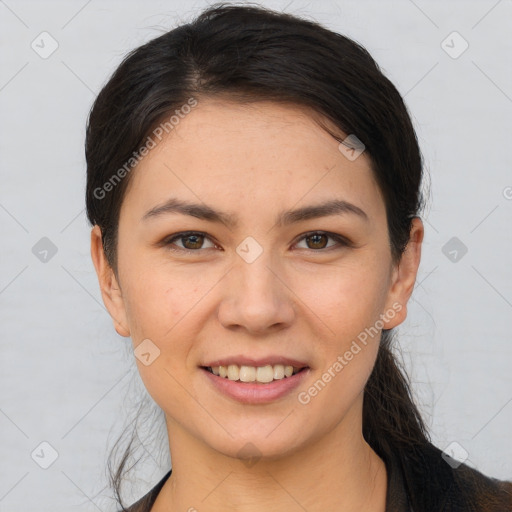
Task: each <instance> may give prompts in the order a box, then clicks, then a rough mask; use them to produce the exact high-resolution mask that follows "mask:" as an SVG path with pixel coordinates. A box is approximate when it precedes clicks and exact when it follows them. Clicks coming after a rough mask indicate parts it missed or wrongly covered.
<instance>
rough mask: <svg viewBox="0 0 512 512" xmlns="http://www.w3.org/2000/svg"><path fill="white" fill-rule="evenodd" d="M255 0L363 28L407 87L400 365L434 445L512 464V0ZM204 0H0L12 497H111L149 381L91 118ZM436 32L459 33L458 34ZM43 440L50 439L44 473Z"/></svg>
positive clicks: (1, 411)
mask: <svg viewBox="0 0 512 512" xmlns="http://www.w3.org/2000/svg"><path fill="white" fill-rule="evenodd" d="M262 4H263V5H266V6H269V7H273V8H277V9H284V8H286V9H285V10H286V11H288V12H290V13H294V14H299V15H304V16H309V17H311V18H313V19H316V20H318V21H320V22H322V23H324V24H325V25H326V26H327V27H329V28H331V29H334V30H337V31H340V32H342V33H344V34H346V35H348V36H349V37H352V38H354V39H355V40H357V41H358V42H360V43H362V44H363V45H364V46H365V47H367V49H368V50H369V51H370V53H371V54H372V55H373V56H374V57H375V59H376V60H377V62H378V63H379V64H380V65H381V66H382V68H383V70H384V72H385V73H386V74H387V76H388V77H389V78H390V79H391V80H392V81H393V82H394V83H395V85H396V86H397V88H398V90H399V91H400V92H401V93H402V95H404V96H405V100H406V103H407V105H408V107H409V109H410V111H411V113H412V116H413V119H414V122H415V126H416V129H417V133H418V137H419V139H420V144H421V147H422V150H423V153H424V155H425V161H426V167H427V169H428V170H429V172H430V175H431V199H430V200H429V207H428V209H427V211H426V215H425V226H426V235H425V241H424V248H423V254H422V263H421V267H420V271H419V276H418V282H417V286H416V288H415V291H414V294H413V299H412V300H411V302H410V304H409V316H408V319H407V321H406V322H405V323H404V324H403V325H402V326H401V327H400V328H399V332H400V339H401V345H402V347H403V352H404V361H405V364H406V366H407V368H408V369H409V371H410V373H411V375H412V377H413V381H414V389H415V392H416V395H417V397H418V400H419V401H420V403H421V408H422V410H423V411H424V414H425V419H426V421H427V423H428V424H429V426H430V427H431V430H432V437H433V441H434V443H435V444H436V445H437V446H439V447H440V448H442V449H444V448H445V447H447V446H448V445H449V444H450V443H452V442H457V443H459V444H460V445H461V446H462V447H463V448H464V449H465V450H467V452H468V454H469V459H468V461H467V462H468V463H469V464H470V465H473V466H475V467H477V468H478V469H480V470H481V471H482V472H484V473H487V474H489V475H491V476H495V477H498V478H507V479H510V478H512V457H511V455H512V446H511V435H510V433H511V425H512V403H511V401H512V389H511V388H512V386H511V370H510V366H511V359H512V357H511V356H512V342H511V341H512V340H511V336H510V329H511V327H512V309H511V308H512V271H511V266H510V262H511V256H510V254H511V253H512V236H511V233H512V230H511V224H512V172H511V160H512V158H511V156H510V155H511V146H512V144H511V142H510V134H511V129H510V127H511V118H512V116H511V114H512V68H511V60H510V55H511V54H512V39H511V33H512V30H511V28H512V2H511V1H510V0H502V1H496V0H482V1H467V0H465V1H441V0H438V1H430V2H427V1H425V0H422V1H420V0H417V1H415V2H413V1H411V0H397V1H392V2H390V1H367V2H362V1H345V0H338V1H327V0H326V1H319V0H316V1H315V2H307V1H305V0H295V1H292V2H291V1H290V0H286V1H270V0H268V1H263V2H262ZM206 5H207V3H206V2H204V1H197V2H183V1H180V2H178V1H145V2H135V1H124V2H121V1H117V2H116V1H100V0H92V1H89V2H86V1H60V2H58V1H48V2H42V1H40V2H36V1H32V2H29V1H22V0H5V1H0V45H1V46H0V52H1V57H0V58H1V63H0V116H1V117H0V120H1V122H0V158H1V160H0V166H1V173H2V174H1V189H0V220H1V229H2V231H1V239H2V250H1V258H2V265H1V271H0V304H1V313H2V316H1V326H2V331H3V332H2V342H1V343H2V345H1V346H2V353H1V367H0V376H1V381H0V386H1V401H0V430H1V437H0V459H1V461H2V463H1V465H0V510H1V511H9V512H18V511H20V512H21V511H23V512H27V511H32V510H33V511H35V510H38V511H52V512H61V511H62V512H63V511H66V512H69V511H83V512H85V511H97V510H101V511H105V512H107V511H110V510H115V508H113V501H112V499H111V498H109V492H108V489H105V485H106V454H107V451H108V450H109V448H110V447H111V446H112V443H113V442H114V441H115V439H117V437H118V435H119V433H120V432H121V429H122V428H123V426H125V425H126V424H128V423H129V422H130V421H131V417H132V413H133V412H134V411H133V409H134V407H135V406H136V401H137V400H138V397H140V396H143V393H144V389H143V387H142V384H141V382H140V380H139V378H138V373H137V370H136V367H135V363H134V361H133V355H132V354H131V353H130V351H129V349H127V347H128V346H129V345H128V344H129V343H130V341H129V340H127V339H125V338H121V337H120V336H118V335H117V334H116V332H115V330H114V328H113V326H112V323H111V320H110V317H109V316H108V314H107V313H106V310H105V309H104V307H103V303H102V300H101V295H100V293H99V288H98V284H97V280H96V275H95V273H94V268H93V265H92V262H91V260H90V255H89V233H90V228H89V226H88V225H87V223H86V220H85V213H84V186H85V161H84V150H83V145H84V127H85V121H86V116H87V114H88V111H89V108H90V106H91V103H92V101H93V99H94V97H95V95H96V94H97V92H98V91H99V90H100V88H101V86H102V85H103V84H104V83H105V81H106V80H107V78H108V77H109V76H110V74H111V73H112V72H113V70H114V69H115V67H116V66H117V65H118V63H119V62H120V60H121V58H122V57H123V56H124V55H125V54H126V53H127V51H128V50H130V49H132V48H134V47H136V46H138V45H140V44H141V43H143V42H145V41H147V40H149V39H151V38H153V37H156V36H158V35H160V33H161V31H162V30H167V29H170V28H172V27H174V26H175V25H176V24H178V23H180V22H183V21H186V20H188V19H190V18H191V17H192V16H193V15H194V14H197V13H198V11H199V10H200V9H201V8H203V7H205V6H206ZM43 31H47V32H49V33H50V34H51V36H52V37H53V38H54V39H55V40H56V41H57V42H58V45H59V47H58V49H57V50H56V51H55V53H53V54H52V55H51V56H50V57H48V58H47V59H43V58H41V57H40V56H39V55H38V54H37V53H36V52H35V51H34V50H33V49H32V48H31V43H32V41H34V40H36V42H37V41H38V40H40V39H38V36H39V34H40V33H41V32H43ZM453 31H457V32H459V33H460V34H461V36H462V37H463V38H464V39H465V40H466V41H467V42H468V43H469V48H468V49H467V50H466V51H465V52H464V53H463V54H461V55H460V56H459V57H458V58H452V57H450V56H449V55H448V54H447V53H446V52H445V50H444V49H443V47H442V46H441V43H442V41H443V40H445V38H446V37H447V36H448V35H449V34H450V33H452V32H453ZM445 44H448V45H451V46H453V48H452V51H457V50H458V49H460V48H461V46H460V41H457V40H453V38H452V39H448V42H447V43H445ZM40 45H41V43H40ZM46 48H48V46H46ZM43 237H48V238H49V239H50V240H51V241H52V242H53V244H55V246H56V247H57V249H58V251H57V253H56V254H55V255H54V256H53V257H51V258H49V259H48V261H47V262H46V263H44V262H42V261H40V260H39V259H38V258H37V257H36V256H35V255H34V254H33V252H32V248H33V247H34V245H35V244H36V243H37V242H38V241H39V240H40V239H41V238H43ZM452 237H457V238H458V239H459V240H460V241H461V242H462V243H463V244H464V245H465V246H466V247H467V249H468V252H467V254H465V255H464V256H462V257H460V255H461V252H460V251H459V252H458V256H459V259H458V261H455V262H454V261H451V260H450V259H449V258H448V257H447V256H445V254H444V253H443V247H445V244H447V242H448V241H449V240H450V239H451V238H452ZM450 250H451V249H450ZM445 252H447V251H446V250H445ZM128 392H130V394H129V395H127V393H128ZM150 405H153V406H154V403H152V402H151V403H150ZM153 414H154V415H155V416H154V419H153V420H152V423H153V425H151V427H150V431H149V432H147V433H145V434H144V435H143V436H141V440H142V441H143V443H144V444H145V448H144V449H145V450H147V452H145V453H146V455H147V457H146V459H145V462H143V463H141V464H140V465H138V466H137V467H136V470H135V471H134V472H133V473H132V479H131V482H132V484H133V485H131V486H130V485H129V487H130V488H129V489H127V494H126V496H127V497H128V498H129V496H130V495H131V496H133V499H135V498H137V497H139V496H140V495H142V494H143V493H145V492H146V491H147V490H149V488H151V487H152V486H153V485H154V484H155V483H156V482H157V481H158V480H159V479H160V478H161V476H163V474H164V473H165V472H166V471H167V469H168V464H169V460H168V457H167V455H166V452H165V450H167V449H168V448H167V440H166V439H165V438H163V440H164V442H163V443H161V442H158V437H159V436H163V435H165V431H164V430H163V428H162V423H161V421H162V418H161V415H160V416H159V415H158V409H154V408H153ZM155 418H156V419H158V421H156V422H155ZM42 442H47V443H49V444H50V445H51V446H52V447H53V448H54V449H55V450H56V451H57V453H58V457H57V459H56V460H55V461H54V462H53V464H51V466H50V467H48V469H43V468H41V467H40V464H44V462H45V460H46V462H49V461H50V459H51V453H52V452H51V449H50V448H49V447H48V446H47V445H43V446H40V444H41V443H42ZM34 450H35V451H34ZM36 461H37V462H36Z"/></svg>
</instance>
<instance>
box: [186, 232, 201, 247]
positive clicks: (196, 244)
mask: <svg viewBox="0 0 512 512" xmlns="http://www.w3.org/2000/svg"><path fill="white" fill-rule="evenodd" d="M191 238H192V239H194V238H195V239H196V242H192V247H187V248H188V249H199V248H200V246H201V242H200V241H197V239H199V240H200V239H201V235H188V236H186V237H185V240H187V241H188V240H190V239H191ZM185 246H186V244H185Z"/></svg>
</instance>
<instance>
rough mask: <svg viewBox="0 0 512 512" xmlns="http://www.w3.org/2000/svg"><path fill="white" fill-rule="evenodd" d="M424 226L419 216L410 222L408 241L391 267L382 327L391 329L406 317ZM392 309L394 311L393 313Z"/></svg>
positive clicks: (418, 261) (416, 271) (417, 265)
mask: <svg viewBox="0 0 512 512" xmlns="http://www.w3.org/2000/svg"><path fill="white" fill-rule="evenodd" d="M423 236H424V228H423V222H422V221H421V219H420V218H419V217H414V218H413V219H412V222H411V230H410V235H409V242H408V244H407V247H406V249H405V251H404V253H403V254H402V257H401V259H400V262H399V264H398V265H397V266H396V267H395V268H394V269H393V277H392V283H391V287H390V289H389V293H388V298H387V301H386V310H385V311H384V313H383V316H384V317H385V318H383V322H384V327H383V328H384V329H392V328H393V327H396V326H397V325H400V324H401V323H402V322H403V321H404V320H405V319H406V318H407V303H408V302H409V299H410V297H411V295H412V292H413V290H414V284H415V283H416V276H417V274H418V268H419V265H420V260H421V244H422V242H423ZM393 311H394V313H393Z"/></svg>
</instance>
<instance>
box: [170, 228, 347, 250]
mask: <svg viewBox="0 0 512 512" xmlns="http://www.w3.org/2000/svg"><path fill="white" fill-rule="evenodd" d="M329 238H330V239H331V240H334V241H336V242H337V243H338V245H340V246H342V247H343V246H346V247H348V246H351V243H350V241H349V240H348V239H346V238H344V237H342V236H340V235H336V234H334V233H328V232H324V231H311V232H309V233H305V234H304V235H302V236H301V238H299V242H301V241H302V240H304V241H306V245H308V244H309V245H310V246H309V247H308V246H307V247H305V249H312V250H314V251H316V252H319V250H320V249H325V248H327V249H331V248H332V247H335V246H336V244H332V245H327V240H328V239H329ZM177 240H178V241H180V240H181V241H182V242H181V243H182V245H181V247H180V246H179V245H177V244H176V243H175V242H176V241H177ZM205 240H209V241H210V244H211V245H210V247H204V241H205ZM297 243H298V242H297ZM164 245H166V246H173V245H174V246H175V247H169V248H170V249H171V250H173V251H188V252H199V250H200V249H205V248H206V249H208V248H213V247H217V246H216V245H215V244H214V243H213V242H211V239H210V238H209V237H208V236H206V234H205V233H201V232H199V231H186V232H182V233H177V234H176V235H173V236H171V238H168V239H166V240H165V241H164ZM301 248H303V247H301Z"/></svg>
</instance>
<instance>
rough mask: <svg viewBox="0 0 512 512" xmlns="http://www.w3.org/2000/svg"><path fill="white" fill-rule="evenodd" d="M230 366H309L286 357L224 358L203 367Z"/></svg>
mask: <svg viewBox="0 0 512 512" xmlns="http://www.w3.org/2000/svg"><path fill="white" fill-rule="evenodd" d="M230 364H236V365H240V366H256V367H258V366H267V365H272V366H274V365H276V364H282V365H283V366H295V367H296V368H305V367H307V366H308V365H307V364H306V363H305V362H303V361H299V360H298V359H292V358H289V357H284V356H277V355H274V356H267V357H261V358H258V359H257V358H252V357H247V356H242V355H240V356H231V357H224V358H222V359H215V360H214V361H210V362H209V363H206V364H204V365H202V366H205V367H214V366H229V365H230Z"/></svg>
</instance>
